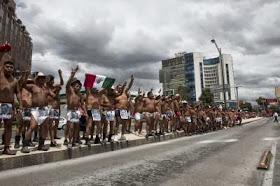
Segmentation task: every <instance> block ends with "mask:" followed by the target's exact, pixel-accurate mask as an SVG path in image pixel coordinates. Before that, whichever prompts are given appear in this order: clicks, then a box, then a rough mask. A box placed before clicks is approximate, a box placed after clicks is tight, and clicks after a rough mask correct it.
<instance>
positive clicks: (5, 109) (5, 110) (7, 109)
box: [0, 103, 13, 120]
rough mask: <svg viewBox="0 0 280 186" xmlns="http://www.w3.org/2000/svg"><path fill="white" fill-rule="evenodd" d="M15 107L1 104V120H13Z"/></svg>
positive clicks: (9, 104)
mask: <svg viewBox="0 0 280 186" xmlns="http://www.w3.org/2000/svg"><path fill="white" fill-rule="evenodd" d="M12 116H13V105H12V104H11V103H0V119H1V120H3V119H12Z"/></svg>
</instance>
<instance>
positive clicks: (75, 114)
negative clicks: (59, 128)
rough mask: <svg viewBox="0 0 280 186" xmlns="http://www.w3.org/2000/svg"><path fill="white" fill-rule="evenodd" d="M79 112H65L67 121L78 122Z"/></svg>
mask: <svg viewBox="0 0 280 186" xmlns="http://www.w3.org/2000/svg"><path fill="white" fill-rule="evenodd" d="M80 118H81V112H80V111H79V110H69V111H68V113H67V121H70V122H72V123H80Z"/></svg>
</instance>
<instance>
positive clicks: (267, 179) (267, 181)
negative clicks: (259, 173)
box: [262, 141, 277, 186]
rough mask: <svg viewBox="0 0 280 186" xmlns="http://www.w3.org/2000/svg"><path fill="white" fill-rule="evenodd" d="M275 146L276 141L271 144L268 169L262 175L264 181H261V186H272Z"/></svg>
mask: <svg viewBox="0 0 280 186" xmlns="http://www.w3.org/2000/svg"><path fill="white" fill-rule="evenodd" d="M276 146H277V141H274V142H273V144H272V147H271V153H272V158H271V160H270V166H269V169H268V170H267V172H265V174H264V179H263V183H262V185H263V186H271V185H272V181H273V171H274V163H275V155H276Z"/></svg>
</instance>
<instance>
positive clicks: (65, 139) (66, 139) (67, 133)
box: [63, 121, 70, 145]
mask: <svg viewBox="0 0 280 186" xmlns="http://www.w3.org/2000/svg"><path fill="white" fill-rule="evenodd" d="M69 127H70V121H67V122H66V128H65V130H64V142H63V145H68V139H69Z"/></svg>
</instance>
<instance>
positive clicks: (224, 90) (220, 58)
mask: <svg viewBox="0 0 280 186" xmlns="http://www.w3.org/2000/svg"><path fill="white" fill-rule="evenodd" d="M211 42H212V43H214V44H215V46H216V48H217V50H218V52H219V61H220V64H221V71H222V84H223V97H224V104H225V109H227V99H226V89H225V75H224V74H225V72H224V63H223V58H222V49H221V48H219V47H218V45H217V43H216V41H215V39H212V40H211Z"/></svg>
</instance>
